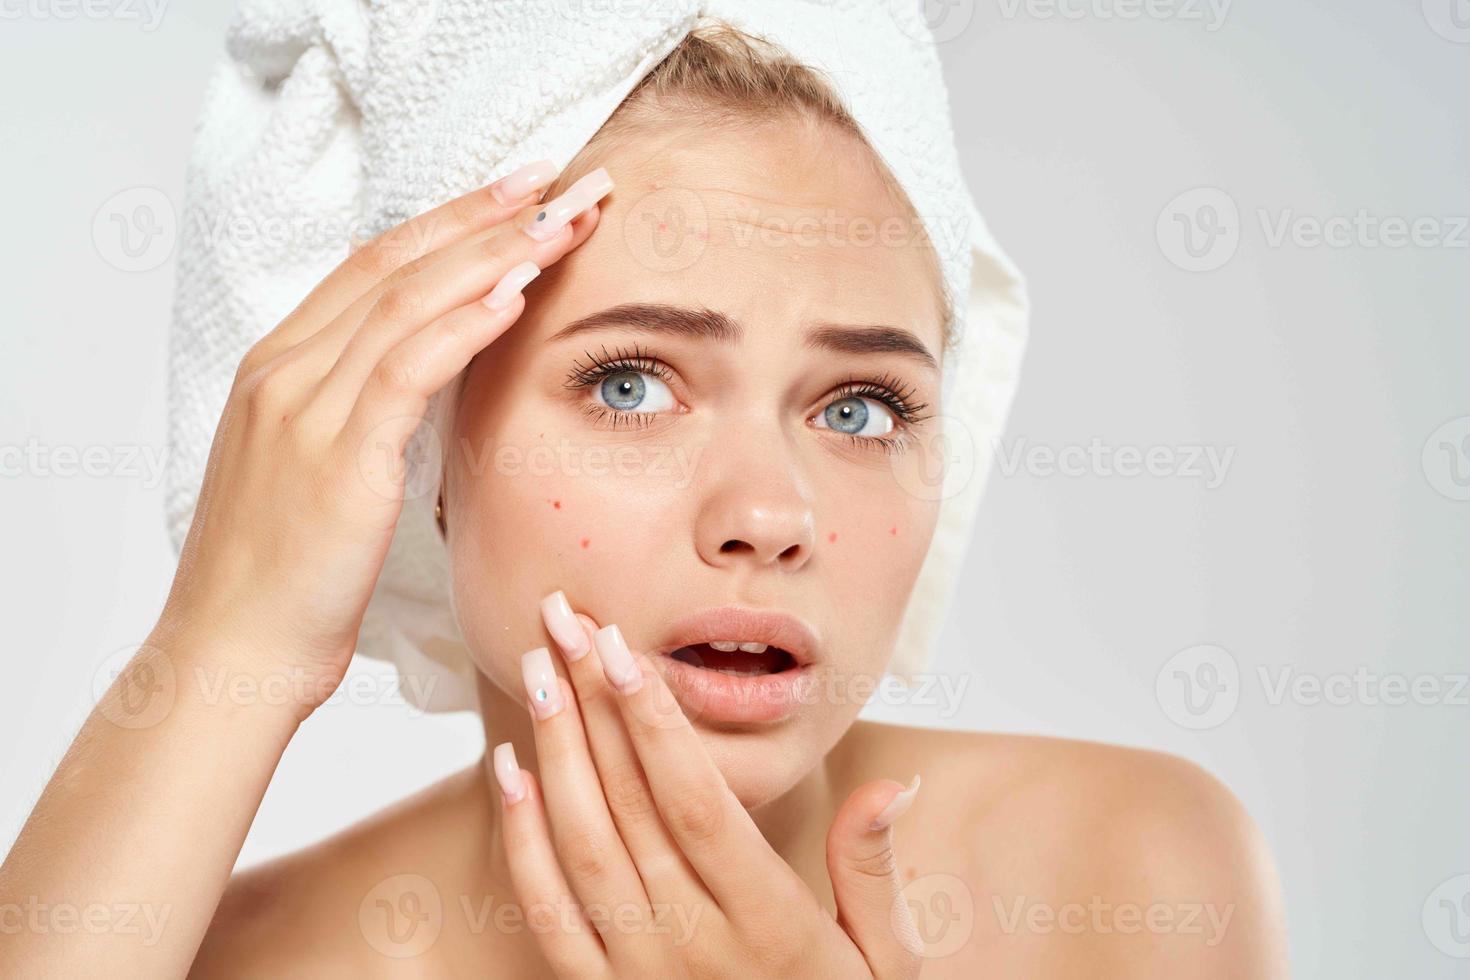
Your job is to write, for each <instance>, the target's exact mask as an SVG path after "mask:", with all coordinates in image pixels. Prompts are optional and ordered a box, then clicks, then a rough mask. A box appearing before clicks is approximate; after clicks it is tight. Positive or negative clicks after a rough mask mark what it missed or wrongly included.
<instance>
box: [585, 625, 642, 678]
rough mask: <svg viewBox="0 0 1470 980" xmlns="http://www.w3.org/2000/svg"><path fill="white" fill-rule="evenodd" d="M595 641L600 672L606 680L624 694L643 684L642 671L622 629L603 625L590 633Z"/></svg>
mask: <svg viewBox="0 0 1470 980" xmlns="http://www.w3.org/2000/svg"><path fill="white" fill-rule="evenodd" d="M592 639H593V640H594V641H595V642H596V643H597V656H598V657H599V658H600V659H601V660H602V672H603V673H604V674H606V675H607V682H608V683H609V684H611V685H612V686H613V687H615V688H617V689H618V690H619V691H622V692H623V693H624V694H632V693H633V692H634V691H636V690H638V689H639V688H640V687H642V686H643V672H642V671H641V670H639V669H638V665H637V664H636V663H634V662H633V654H632V653H631V652H630V651H629V650H628V644H627V643H625V642H624V641H623V631H622V630H620V629H618V627H617V625H616V624H614V625H612V626H604V627H603V628H602V629H600V630H598V631H597V632H596V633H593V634H592Z"/></svg>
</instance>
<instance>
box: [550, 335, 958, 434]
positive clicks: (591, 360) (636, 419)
mask: <svg viewBox="0 0 1470 980" xmlns="http://www.w3.org/2000/svg"><path fill="white" fill-rule="evenodd" d="M583 353H584V354H585V355H586V356H587V361H588V363H587V364H583V363H581V362H580V361H577V362H574V364H573V368H572V371H571V372H570V373H569V374H568V375H567V380H566V382H565V384H564V385H563V387H566V388H569V389H574V390H575V389H580V388H590V387H591V386H593V385H595V384H599V383H600V382H601V381H602V379H603V378H606V377H608V376H609V375H614V374H621V373H623V372H625V371H637V372H642V373H645V374H651V375H653V376H654V377H656V378H658V379H659V380H661V381H663V382H665V383H667V382H669V381H670V380H672V378H673V372H672V371H671V370H669V368H668V366H667V365H666V364H664V363H663V362H662V361H660V360H659V359H658V358H657V357H655V356H654V355H653V354H652V353H651V352H649V351H648V350H646V349H644V348H642V347H640V346H638V345H634V346H633V348H632V349H631V350H625V349H623V348H621V347H619V348H617V350H616V351H612V352H609V351H608V349H607V348H606V347H603V348H602V352H601V356H598V355H596V354H593V353H592V352H591V351H583ZM913 393H914V389H913V388H912V387H911V386H909V385H906V384H905V383H904V382H903V381H901V380H900V379H898V378H895V377H893V376H891V375H889V374H886V373H885V374H881V375H879V376H878V377H876V378H861V377H857V376H851V377H849V378H847V379H846V380H845V381H843V382H842V383H841V384H839V385H838V386H837V387H836V388H835V389H834V390H833V392H832V396H833V397H832V400H833V401H842V400H843V399H844V398H871V399H873V400H874V401H878V402H881V403H882V404H883V405H885V406H887V407H888V409H889V410H890V411H892V412H893V414H894V416H895V417H896V418H897V419H898V420H899V422H900V425H899V427H898V429H897V434H892V435H888V436H859V435H853V434H852V433H850V432H843V433H837V434H838V435H843V436H846V437H847V439H848V440H849V441H850V442H852V443H855V444H857V445H859V446H861V447H862V448H864V449H874V450H881V451H883V452H885V453H895V452H902V451H904V450H905V449H906V448H908V442H909V438H910V435H911V434H910V433H909V431H908V427H909V426H913V425H917V424H918V423H920V422H922V421H924V420H925V419H927V418H928V417H929V416H928V415H925V414H924V410H925V409H927V408H928V407H929V406H928V404H927V403H925V402H914V401H911V399H912V398H913ZM585 411H586V413H587V415H588V416H589V417H590V418H592V419H593V420H594V421H597V422H604V423H611V425H612V427H613V428H616V427H617V426H619V425H628V426H637V427H640V428H641V427H643V426H646V425H649V424H650V423H652V422H653V420H654V417H655V416H656V415H658V414H659V413H657V412H620V411H616V410H613V409H610V408H608V407H607V406H606V405H598V404H595V403H589V404H588V405H587V406H586V409H585Z"/></svg>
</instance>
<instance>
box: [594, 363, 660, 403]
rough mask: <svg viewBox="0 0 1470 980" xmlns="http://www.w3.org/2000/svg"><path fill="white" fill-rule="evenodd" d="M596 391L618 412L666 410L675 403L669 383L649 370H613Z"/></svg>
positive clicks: (604, 401)
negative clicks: (665, 382)
mask: <svg viewBox="0 0 1470 980" xmlns="http://www.w3.org/2000/svg"><path fill="white" fill-rule="evenodd" d="M597 395H598V397H599V398H600V399H601V401H602V403H603V404H604V405H606V406H607V407H608V408H611V409H613V410H614V411H618V412H666V411H668V410H669V409H671V408H673V407H674V404H675V402H674V393H673V392H672V391H670V390H669V386H668V385H666V384H664V383H663V381H661V380H660V379H658V378H656V377H654V376H653V375H652V374H649V373H648V372H646V371H629V370H620V371H614V372H612V373H610V374H608V375H607V376H606V377H604V378H603V379H602V382H601V384H599V385H598V386H597Z"/></svg>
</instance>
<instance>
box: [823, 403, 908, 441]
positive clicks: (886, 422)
mask: <svg viewBox="0 0 1470 980" xmlns="http://www.w3.org/2000/svg"><path fill="white" fill-rule="evenodd" d="M893 422H894V419H893V410H892V409H890V408H889V407H888V406H887V405H885V404H883V403H882V402H880V401H875V400H874V399H872V398H861V397H859V396H857V395H850V396H848V397H846V398H839V399H837V400H836V401H835V402H833V403H832V404H830V405H828V406H827V408H826V409H825V410H824V411H823V412H822V413H821V414H820V415H818V416H817V428H819V429H832V430H833V431H836V432H841V433H843V434H845V435H850V436H863V437H872V438H880V437H882V436H885V435H887V434H888V433H890V432H892V431H893Z"/></svg>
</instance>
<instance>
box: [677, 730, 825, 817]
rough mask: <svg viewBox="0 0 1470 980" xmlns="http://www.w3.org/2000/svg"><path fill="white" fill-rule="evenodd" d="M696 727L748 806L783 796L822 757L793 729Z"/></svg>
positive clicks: (763, 803) (761, 803)
mask: <svg viewBox="0 0 1470 980" xmlns="http://www.w3.org/2000/svg"><path fill="white" fill-rule="evenodd" d="M695 728H696V729H697V730H698V731H699V734H700V737H701V738H702V739H703V740H704V744H705V747H706V748H707V749H709V754H710V758H712V759H713V760H714V762H715V765H716V766H718V767H719V769H720V772H721V773H722V774H723V775H724V777H725V782H726V783H727V784H728V785H729V787H730V791H731V792H732V793H734V794H735V798H736V799H738V800H739V801H740V805H741V806H743V807H745V808H746V809H747V810H754V809H756V808H758V807H761V806H764V805H765V804H767V803H771V802H774V801H775V800H778V799H780V798H781V797H782V796H783V795H785V794H786V793H787V792H788V791H790V790H791V788H792V787H793V786H795V785H796V784H797V783H798V782H800V781H801V778H802V777H803V776H805V775H806V774H807V773H808V772H810V771H811V769H812V767H813V766H815V765H816V764H817V763H818V762H820V761H821V757H820V756H818V755H816V754H814V751H813V746H812V744H811V743H810V742H808V741H807V740H805V739H802V738H797V737H794V733H792V732H774V731H738V732H737V731H714V730H710V729H708V728H705V727H704V726H703V725H696V726H695Z"/></svg>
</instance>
